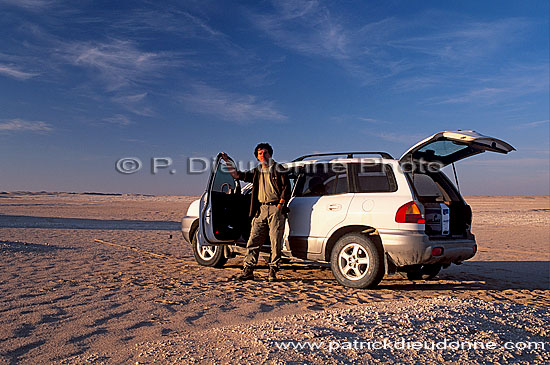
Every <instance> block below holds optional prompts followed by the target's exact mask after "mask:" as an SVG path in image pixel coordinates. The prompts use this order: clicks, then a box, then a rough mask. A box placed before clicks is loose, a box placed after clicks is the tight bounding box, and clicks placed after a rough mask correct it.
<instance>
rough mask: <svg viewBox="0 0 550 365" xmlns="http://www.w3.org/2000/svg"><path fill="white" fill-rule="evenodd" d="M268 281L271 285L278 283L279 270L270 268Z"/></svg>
mask: <svg viewBox="0 0 550 365" xmlns="http://www.w3.org/2000/svg"><path fill="white" fill-rule="evenodd" d="M267 281H269V282H270V283H272V282H274V281H277V269H276V268H274V267H270V268H269V274H268V275H267Z"/></svg>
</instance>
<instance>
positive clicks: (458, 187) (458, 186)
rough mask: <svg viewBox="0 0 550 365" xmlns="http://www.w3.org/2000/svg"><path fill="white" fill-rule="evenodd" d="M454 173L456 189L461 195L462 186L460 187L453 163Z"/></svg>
mask: <svg viewBox="0 0 550 365" xmlns="http://www.w3.org/2000/svg"><path fill="white" fill-rule="evenodd" d="M453 172H454V174H455V181H456V188H457V189H458V193H459V194H460V185H458V176H457V175H456V167H455V163H454V162H453Z"/></svg>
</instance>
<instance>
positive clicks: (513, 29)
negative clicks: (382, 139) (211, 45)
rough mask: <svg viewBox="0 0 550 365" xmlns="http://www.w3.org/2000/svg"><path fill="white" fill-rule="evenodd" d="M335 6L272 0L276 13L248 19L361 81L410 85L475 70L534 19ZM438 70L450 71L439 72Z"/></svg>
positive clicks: (424, 84)
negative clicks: (364, 11) (361, 14)
mask: <svg viewBox="0 0 550 365" xmlns="http://www.w3.org/2000/svg"><path fill="white" fill-rule="evenodd" d="M329 5H330V3H328V4H326V3H322V2H320V1H316V0H304V1H299V0H296V1H295V0H283V1H272V8H273V11H272V12H269V13H267V12H249V13H248V18H249V19H250V21H251V22H252V23H253V24H254V25H255V26H256V27H257V28H258V29H259V30H261V31H262V32H263V33H264V34H266V35H267V36H268V37H269V38H271V39H272V40H273V41H274V42H275V43H276V44H277V45H279V46H280V47H282V48H285V49H288V50H291V51H294V52H296V53H300V54H303V55H306V56H310V57H312V58H315V57H321V58H325V59H332V60H334V61H335V62H336V63H337V64H338V65H339V67H341V68H342V69H343V70H345V71H346V72H347V73H348V74H349V75H351V76H352V77H354V78H356V79H358V80H359V81H360V82H361V83H362V84H371V83H373V82H377V81H379V80H383V79H389V78H392V77H395V76H398V75H400V76H404V77H408V78H409V79H408V80H406V81H401V80H398V82H399V84H398V85H397V87H398V88H399V89H401V90H403V91H405V90H410V89H416V88H417V86H418V85H421V87H431V86H435V85H438V86H439V85H441V84H443V85H448V81H449V77H448V76H447V75H449V74H451V75H456V74H457V72H456V71H453V72H451V70H456V69H459V72H458V73H459V74H460V75H461V76H460V77H462V78H466V77H468V76H467V73H469V72H471V70H470V69H468V70H467V69H465V68H464V66H465V65H468V66H471V67H469V68H471V69H473V70H475V69H476V68H478V67H479V65H478V63H479V62H480V60H483V61H487V60H488V59H491V57H492V56H494V55H495V54H497V52H498V51H500V50H502V49H503V48H504V47H505V46H507V45H509V44H510V43H511V42H515V41H517V40H518V39H521V37H522V34H523V31H525V30H526V29H528V28H529V26H530V23H529V22H528V21H527V20H525V19H520V18H505V19H501V20H498V21H487V22H479V21H472V20H470V19H464V18H460V17H459V16H457V15H456V14H451V13H443V12H435V11H425V12H423V13H419V14H416V15H415V16H414V17H413V18H412V19H411V18H407V19H405V18H399V17H397V16H395V17H388V18H385V19H380V20H376V21H372V22H368V23H366V24H357V23H356V22H354V19H353V20H352V19H350V17H349V16H346V15H344V14H342V13H340V12H338V13H336V12H335V11H333V9H332V8H330V7H329ZM413 72H414V75H415V76H414V77H411V76H410V75H411V74H412V73H413ZM434 72H435V73H436V74H440V75H445V76H444V77H443V79H442V78H440V77H434V76H433V75H434ZM469 77H471V78H475V76H472V75H470V76H469ZM445 81H447V84H445Z"/></svg>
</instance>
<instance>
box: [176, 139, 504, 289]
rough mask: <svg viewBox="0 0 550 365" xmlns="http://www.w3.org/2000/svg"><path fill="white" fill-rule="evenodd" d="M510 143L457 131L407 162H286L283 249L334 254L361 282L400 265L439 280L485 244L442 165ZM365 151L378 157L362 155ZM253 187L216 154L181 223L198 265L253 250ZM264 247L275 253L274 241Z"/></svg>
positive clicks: (343, 276) (325, 258)
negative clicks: (199, 194)
mask: <svg viewBox="0 0 550 365" xmlns="http://www.w3.org/2000/svg"><path fill="white" fill-rule="evenodd" d="M512 150H514V148H513V147H512V146H510V145H509V144H508V143H506V142H503V141H501V140H498V139H496V138H492V137H487V136H484V135H481V134H478V133H476V132H474V131H454V132H440V133H437V134H434V135H433V136H431V137H429V138H426V139H425V140H423V141H421V142H419V143H418V144H416V145H415V146H413V147H412V148H411V149H409V150H408V151H407V152H406V153H405V154H404V155H403V156H402V157H401V158H400V159H399V160H396V159H393V158H392V157H391V156H390V155H389V154H387V153H384V152H344V153H327V154H315V155H307V156H302V157H300V158H298V159H296V160H294V161H292V162H290V163H285V164H283V165H284V166H285V167H286V168H287V169H288V174H289V178H290V181H291V184H292V198H291V200H290V201H289V203H288V207H289V209H290V212H289V213H288V219H287V223H286V227H285V233H284V243H283V256H286V257H288V258H298V259H306V260H312V261H318V262H329V263H330V265H331V268H332V272H333V274H334V276H335V278H336V280H337V281H338V282H339V283H341V284H342V285H345V286H349V287H354V288H367V287H374V286H376V285H377V284H378V283H379V282H380V280H382V277H383V276H384V274H385V273H386V274H390V273H395V272H397V271H400V272H406V273H407V276H408V277H409V278H410V279H413V280H414V279H420V278H424V279H426V278H433V277H435V275H437V274H438V273H439V271H440V270H441V268H442V267H443V268H446V267H448V266H449V265H451V264H452V263H455V264H460V263H462V262H463V261H464V260H468V259H470V258H472V257H473V256H474V255H475V253H476V250H477V246H476V242H475V238H474V235H473V234H472V233H471V232H470V225H471V222H472V211H471V209H470V207H469V206H468V205H467V204H466V202H465V201H464V199H463V198H462V196H461V195H460V192H459V191H458V190H457V188H456V187H455V186H454V185H453V183H451V181H450V180H449V178H447V176H446V175H445V174H444V173H443V172H442V171H441V168H442V167H444V166H447V165H449V164H454V162H456V161H458V160H461V159H463V158H466V157H469V156H472V155H475V154H479V153H482V152H485V151H493V152H498V153H508V152H510V151H512ZM365 154H367V155H372V154H375V155H377V156H380V157H376V158H364V157H363V158H359V157H357V156H359V155H365ZM336 156H342V157H338V158H335V157H336ZM453 170H454V165H453ZM455 178H456V173H455ZM250 188H251V186H250V184H248V185H242V182H240V181H236V180H234V179H233V178H232V177H231V175H229V173H228V172H227V169H226V167H225V162H224V161H223V160H222V159H221V158H220V156H218V158H217V159H216V164H215V166H214V168H213V171H212V174H211V176H210V179H209V181H208V185H207V187H206V191H205V192H204V194H203V195H202V197H201V198H200V199H199V200H196V201H194V202H193V203H192V204H191V205H190V207H189V209H188V211H187V216H185V217H184V218H183V221H182V233H183V237H184V238H185V240H186V241H187V242H189V243H191V244H192V248H193V254H194V257H195V259H196V261H197V262H198V263H199V264H201V265H205V266H215V267H221V266H223V265H224V264H225V262H226V261H227V259H228V258H229V257H232V256H234V255H235V254H237V253H240V254H242V253H244V252H245V249H244V247H245V246H246V241H247V239H248V235H249V232H250V218H249V217H248V208H249V206H250V198H251V194H250ZM264 248H265V251H266V252H269V243H268V242H266V245H264Z"/></svg>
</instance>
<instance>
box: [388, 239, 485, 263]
mask: <svg viewBox="0 0 550 365" xmlns="http://www.w3.org/2000/svg"><path fill="white" fill-rule="evenodd" d="M379 233H380V238H381V240H382V244H383V246H384V250H385V251H386V252H387V254H388V255H389V257H390V258H391V260H392V261H393V263H394V264H395V265H396V266H398V267H400V266H408V265H427V264H450V263H460V262H462V261H465V260H468V259H470V258H472V257H473V256H474V255H475V253H476V251H477V245H476V241H475V239H474V238H473V235H472V239H443V240H430V239H429V237H428V236H427V235H426V234H424V233H422V232H418V231H409V232H405V233H404V232H403V231H386V232H379ZM434 248H441V249H442V250H443V252H442V253H441V254H440V255H437V256H435V255H434V254H433V249H434Z"/></svg>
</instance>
